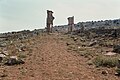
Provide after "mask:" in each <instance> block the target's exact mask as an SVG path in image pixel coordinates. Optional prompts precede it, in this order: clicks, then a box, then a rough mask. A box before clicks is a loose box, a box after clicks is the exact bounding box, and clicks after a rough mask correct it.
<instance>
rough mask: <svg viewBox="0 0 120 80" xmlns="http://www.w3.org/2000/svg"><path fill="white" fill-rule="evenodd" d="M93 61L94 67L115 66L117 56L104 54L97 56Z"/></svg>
mask: <svg viewBox="0 0 120 80" xmlns="http://www.w3.org/2000/svg"><path fill="white" fill-rule="evenodd" d="M93 63H94V64H95V65H96V67H99V66H102V67H115V66H117V65H118V58H117V57H106V56H97V57H96V58H95V59H94V60H93Z"/></svg>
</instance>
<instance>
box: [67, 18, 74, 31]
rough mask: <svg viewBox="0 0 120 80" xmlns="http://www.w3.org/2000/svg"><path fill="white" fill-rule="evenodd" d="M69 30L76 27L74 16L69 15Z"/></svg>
mask: <svg viewBox="0 0 120 80" xmlns="http://www.w3.org/2000/svg"><path fill="white" fill-rule="evenodd" d="M67 19H68V26H69V27H68V32H72V31H73V28H74V16H72V17H68V18H67Z"/></svg>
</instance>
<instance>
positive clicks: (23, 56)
mask: <svg viewBox="0 0 120 80" xmlns="http://www.w3.org/2000/svg"><path fill="white" fill-rule="evenodd" d="M18 57H19V58H26V55H25V54H19V56H18Z"/></svg>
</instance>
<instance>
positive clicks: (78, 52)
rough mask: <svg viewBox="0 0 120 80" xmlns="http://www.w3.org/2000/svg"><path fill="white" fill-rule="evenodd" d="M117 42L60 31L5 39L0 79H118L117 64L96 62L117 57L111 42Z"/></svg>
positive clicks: (2, 49)
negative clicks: (17, 38) (19, 38)
mask: <svg viewBox="0 0 120 80" xmlns="http://www.w3.org/2000/svg"><path fill="white" fill-rule="evenodd" d="M108 41H109V42H108ZM119 41H120V39H119V38H117V39H110V38H109V39H108V38H106V39H105V38H101V40H100V39H99V37H97V38H94V40H92V38H90V39H88V38H87V36H82V35H68V34H65V35H64V34H60V33H59V34H58V33H52V34H50V35H47V34H46V33H41V34H39V35H37V36H33V37H30V38H27V39H22V40H9V41H6V42H5V44H3V43H2V45H1V47H0V52H1V54H3V55H2V59H1V63H0V80H119V79H120V77H119V76H116V75H115V73H116V71H115V70H116V68H117V65H116V64H117V63H116V64H113V65H112V67H111V65H109V64H112V63H111V62H110V61H109V60H108V63H109V64H105V65H104V63H101V65H100V63H97V62H100V60H101V57H102V58H103V57H105V59H106V58H109V57H110V59H111V58H112V59H113V58H115V60H117V59H118V58H119V54H118V53H116V52H114V53H115V54H113V45H114V44H118V43H119ZM100 42H101V43H100ZM108 52H109V53H110V52H111V54H112V55H111V54H110V55H109V54H108ZM106 54H107V55H106ZM98 57H100V58H99V59H96V58H98ZM6 58H7V59H6ZM11 58H12V59H14V60H12V61H11ZM97 60H98V61H97ZM103 60H104V58H103ZM21 61H22V62H21ZM96 61H97V62H96ZM8 62H9V63H10V65H8ZM6 63H7V64H6ZM113 63H114V62H113ZM102 64H103V65H102Z"/></svg>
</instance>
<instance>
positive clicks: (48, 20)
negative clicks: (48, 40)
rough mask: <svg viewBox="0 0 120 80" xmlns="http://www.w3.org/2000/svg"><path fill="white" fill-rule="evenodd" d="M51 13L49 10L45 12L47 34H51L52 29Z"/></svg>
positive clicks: (52, 18)
mask: <svg viewBox="0 0 120 80" xmlns="http://www.w3.org/2000/svg"><path fill="white" fill-rule="evenodd" d="M53 20H54V17H53V12H52V11H50V10H47V21H46V26H47V32H48V33H50V32H52V27H53Z"/></svg>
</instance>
